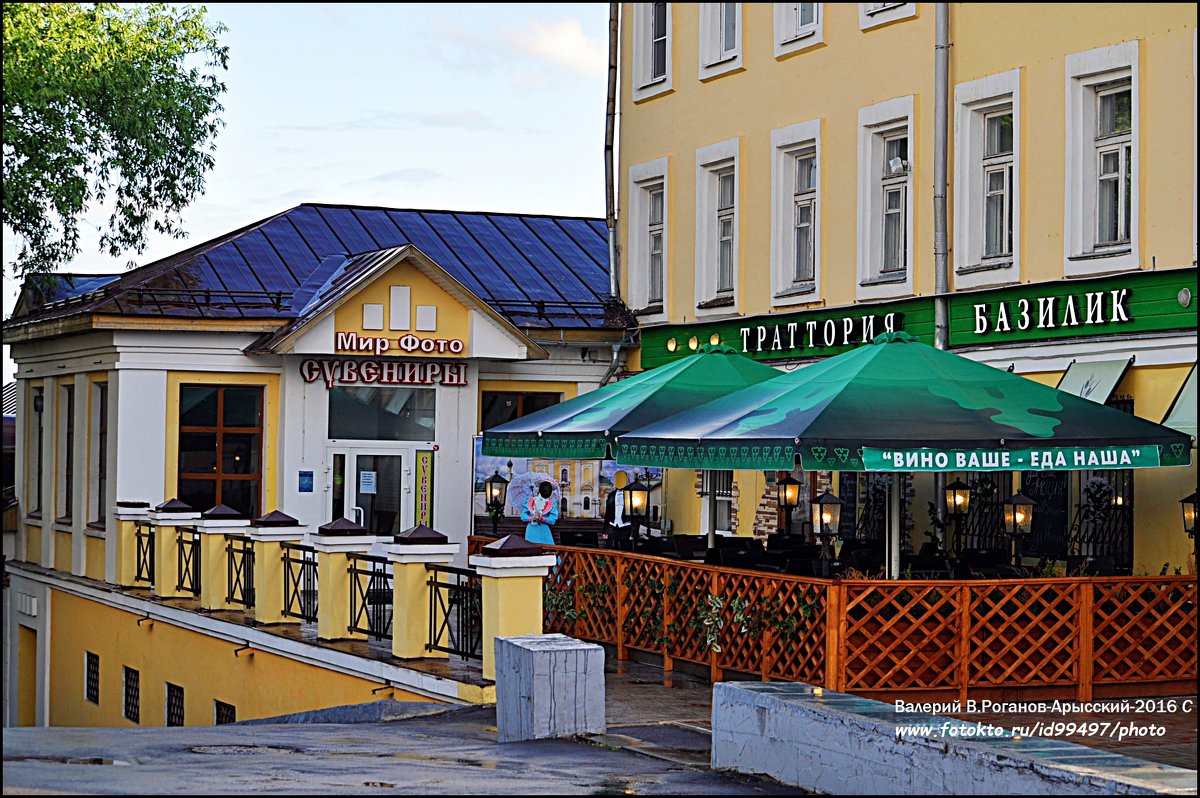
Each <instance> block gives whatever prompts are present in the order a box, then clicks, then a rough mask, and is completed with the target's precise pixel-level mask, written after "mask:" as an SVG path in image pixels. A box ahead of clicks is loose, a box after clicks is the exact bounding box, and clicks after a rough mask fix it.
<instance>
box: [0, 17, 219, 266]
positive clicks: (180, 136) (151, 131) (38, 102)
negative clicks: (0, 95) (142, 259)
mask: <svg viewBox="0 0 1200 798" xmlns="http://www.w3.org/2000/svg"><path fill="white" fill-rule="evenodd" d="M3 9H4V43H3V52H4V120H3V142H4V161H3V163H4V189H3V223H4V225H5V226H6V227H8V228H9V229H10V230H11V231H12V232H13V233H15V234H16V235H18V236H20V237H21V238H22V239H23V244H22V248H21V252H20V255H19V256H18V259H17V262H16V264H15V266H16V272H17V273H18V274H19V275H26V274H30V273H34V274H36V273H45V272H49V271H52V270H54V269H55V268H56V267H58V266H61V265H62V264H64V263H66V262H67V261H69V260H70V259H71V258H73V257H74V256H75V255H76V254H77V253H78V252H79V231H78V219H79V217H80V216H81V215H83V214H84V213H85V212H87V210H88V209H89V207H91V206H92V205H93V204H95V203H103V202H105V201H109V200H111V201H112V202H113V204H114V210H113V213H112V216H111V217H110V218H109V220H108V225H107V228H106V229H105V230H104V231H103V232H102V235H101V239H100V245H101V248H102V250H104V251H106V252H107V253H108V254H109V255H112V256H114V257H116V256H118V255H120V254H121V253H122V252H124V251H126V250H130V249H132V250H134V251H136V252H142V251H144V250H145V247H146V235H147V232H148V231H149V230H150V229H153V230H154V231H155V232H157V233H161V234H165V235H170V236H174V237H176V238H178V237H181V236H182V235H183V231H182V229H181V224H182V219H181V212H182V210H183V208H185V207H187V205H188V204H190V203H191V202H192V201H193V200H194V199H195V198H196V197H197V196H198V195H200V194H201V193H202V192H203V190H204V180H205V175H206V173H207V172H208V171H209V170H210V169H211V168H212V166H213V155H212V152H213V150H214V149H215V144H214V143H213V141H214V138H215V136H216V134H217V131H218V130H219V129H220V128H221V127H222V126H223V124H224V123H223V122H222V121H221V120H220V119H219V118H218V117H217V114H218V113H219V112H220V111H222V110H223V107H222V106H221V104H220V103H219V102H218V98H219V97H220V95H221V93H222V92H224V91H225V84H224V83H222V82H221V81H220V80H218V75H219V72H220V71H221V70H225V69H227V65H228V57H229V56H228V48H227V47H224V46H222V45H221V44H219V42H218V40H217V39H218V36H220V35H221V34H222V33H224V32H225V30H226V28H225V26H224V25H222V24H220V23H219V22H211V23H210V22H209V21H208V19H207V18H206V11H205V9H204V8H203V7H185V8H182V9H177V8H174V7H171V6H166V5H163V4H157V3H155V4H143V5H135V6H129V7H122V6H119V5H117V4H115V3H95V4H87V5H85V4H82V3H46V4H42V3H4V5H3Z"/></svg>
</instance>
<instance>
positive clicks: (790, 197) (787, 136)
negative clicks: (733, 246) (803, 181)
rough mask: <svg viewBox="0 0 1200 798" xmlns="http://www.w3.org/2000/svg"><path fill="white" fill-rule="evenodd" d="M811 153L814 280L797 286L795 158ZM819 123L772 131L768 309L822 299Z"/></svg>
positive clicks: (810, 121) (811, 121)
mask: <svg viewBox="0 0 1200 798" xmlns="http://www.w3.org/2000/svg"><path fill="white" fill-rule="evenodd" d="M809 150H811V151H812V152H813V153H814V154H815V155H816V159H817V175H816V185H815V189H814V192H813V193H814V198H815V208H814V211H813V221H812V225H813V232H814V235H813V279H812V281H811V282H809V283H807V284H798V283H797V282H796V281H795V280H794V279H793V275H794V266H795V221H794V214H795V206H796V185H795V181H796V156H797V155H798V154H799V153H801V152H806V151H809ZM822 166H823V164H822V162H821V120H819V119H812V120H809V121H807V122H799V123H797V124H794V125H788V126H787V127H782V128H777V129H775V130H772V131H771V305H772V307H781V306H784V305H795V304H799V303H803V302H815V301H817V300H818V299H820V297H821V238H822V236H821V206H822V202H821V200H822V191H821V186H822V183H821V172H822Z"/></svg>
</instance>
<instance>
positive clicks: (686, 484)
mask: <svg viewBox="0 0 1200 798" xmlns="http://www.w3.org/2000/svg"><path fill="white" fill-rule="evenodd" d="M666 475H667V479H666V488H665V496H664V501H663V504H664V511H665V512H666V517H667V518H669V519H670V520H671V530H672V534H676V535H699V534H704V533H706V532H707V530H706V529H704V528H703V527H702V526H701V517H702V516H701V506H702V503H703V502H704V501H705V499H704V498H703V497H701V496H698V495H697V494H696V472H695V470H692V469H686V468H669V469H666ZM733 481H734V483H735V484H736V485H737V488H738V511H737V519H738V527H737V534H738V535H739V536H753V535H754V515H755V513H757V512H758V500H759V498H761V496H762V492H763V488H764V487H765V485H766V478H765V477H764V476H763V472H762V471H734V472H733Z"/></svg>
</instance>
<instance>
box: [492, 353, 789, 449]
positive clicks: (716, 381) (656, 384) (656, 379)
mask: <svg viewBox="0 0 1200 798" xmlns="http://www.w3.org/2000/svg"><path fill="white" fill-rule="evenodd" d="M777 376H779V372H778V371H776V370H775V369H773V368H771V367H770V366H764V365H763V364H761V363H756V362H755V361H753V360H750V359H749V358H746V357H743V356H742V355H740V354H738V352H737V350H736V349H733V348H732V347H729V346H721V345H711V344H707V345H705V346H702V347H701V348H700V350H699V351H698V352H697V353H696V354H694V355H689V356H688V357H685V358H681V359H679V360H677V361H675V362H674V363H670V364H668V365H665V366H659V367H658V368H655V369H650V370H649V371H644V372H642V373H641V374H638V375H637V376H635V377H630V378H629V379H627V380H621V381H620V382H616V383H613V384H612V385H606V386H604V387H603V388H599V389H597V390H595V391H589V392H588V393H585V394H583V395H582V396H577V397H575V398H574V399H568V400H567V401H565V402H561V403H559V404H557V405H554V406H553V407H548V408H546V409H545V410H539V411H538V412H536V413H530V414H529V415H527V416H523V417H521V418H518V419H515V420H513V421H509V422H507V423H504V424H500V425H498V426H495V427H492V428H491V429H486V430H484V431H483V454H485V455H495V456H500V457H503V456H508V457H544V458H588V459H591V458H605V457H609V456H610V453H609V446H610V445H611V444H613V442H614V441H615V440H616V437H617V436H618V435H620V434H621V433H622V432H626V431H628V430H631V429H633V428H635V427H640V426H642V425H644V424H649V423H650V422H652V421H658V420H659V419H661V418H666V417H667V416H669V415H671V414H673V413H680V412H682V411H684V410H687V409H689V408H692V407H697V406H699V405H702V404H704V403H706V402H709V401H712V400H713V399H716V398H717V397H719V396H724V395H725V394H727V393H730V392H732V391H737V390H740V389H742V388H745V387H746V386H748V385H754V384H756V383H760V382H765V381H767V380H770V379H773V378H774V377H777Z"/></svg>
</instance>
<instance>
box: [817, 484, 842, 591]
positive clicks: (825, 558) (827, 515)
mask: <svg viewBox="0 0 1200 798" xmlns="http://www.w3.org/2000/svg"><path fill="white" fill-rule="evenodd" d="M841 517H842V500H841V499H839V498H838V497H837V496H834V495H833V494H832V493H830V492H829V489H828V488H826V489H825V492H823V493H822V494H821V495H820V496H818V497H817V498H815V499H813V500H812V523H813V530H814V531H815V532H816V533H817V535H818V536H819V537H820V538H821V576H826V577H827V576H829V540H830V539H831V538H832V537H833V536H834V535H836V534H837V528H838V523H839V521H840V520H841Z"/></svg>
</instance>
